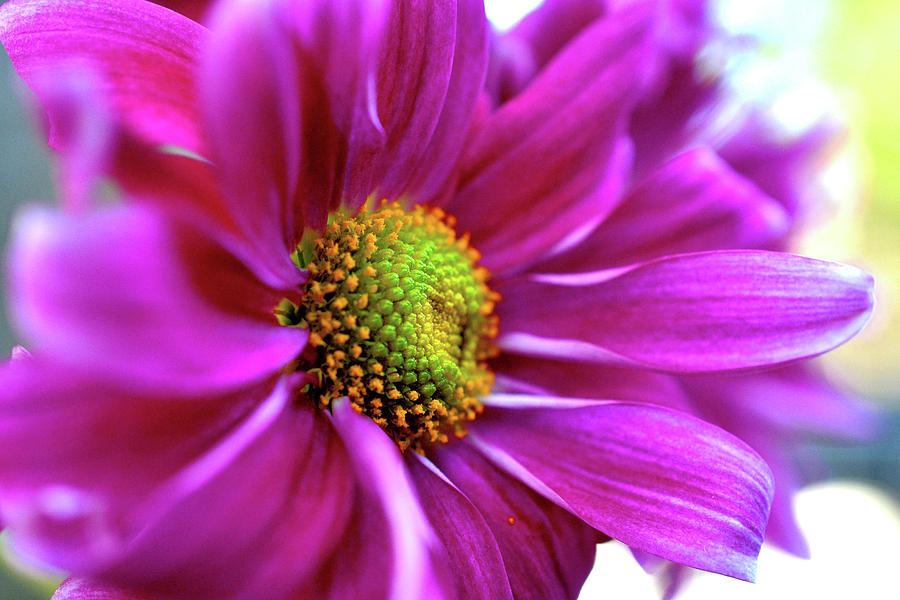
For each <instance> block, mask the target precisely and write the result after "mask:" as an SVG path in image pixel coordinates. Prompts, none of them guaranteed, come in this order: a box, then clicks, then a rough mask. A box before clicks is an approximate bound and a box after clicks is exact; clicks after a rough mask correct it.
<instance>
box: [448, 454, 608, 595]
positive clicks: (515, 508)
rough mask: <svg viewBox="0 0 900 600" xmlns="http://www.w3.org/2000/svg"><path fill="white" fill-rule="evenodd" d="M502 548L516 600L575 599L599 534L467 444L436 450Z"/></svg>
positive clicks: (456, 483)
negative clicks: (482, 516)
mask: <svg viewBox="0 0 900 600" xmlns="http://www.w3.org/2000/svg"><path fill="white" fill-rule="evenodd" d="M435 462H436V464H437V465H438V467H440V469H441V471H443V472H444V473H446V474H447V477H448V478H449V479H450V480H451V481H452V482H453V483H454V484H455V485H456V486H457V487H458V488H459V489H460V490H461V491H462V492H463V493H464V494H465V495H466V497H468V498H469V500H471V502H472V504H474V505H475V506H476V507H477V508H478V510H479V511H481V514H482V515H484V519H485V521H486V522H487V524H488V527H490V528H491V531H492V532H493V534H494V537H495V538H496V540H497V543H498V545H499V546H500V552H501V554H502V555H503V562H504V564H505V565H506V574H507V576H508V577H509V584H510V587H511V588H512V592H513V597H515V598H516V599H517V600H532V599H533V600H572V599H574V598H575V597H576V596H577V595H578V591H579V590H580V589H581V586H582V584H583V583H584V580H585V578H587V575H588V573H589V572H590V570H591V567H592V566H593V564H594V553H595V547H596V544H597V542H598V541H600V540H601V539H602V538H601V537H600V536H598V534H597V532H595V531H594V530H592V529H591V528H590V527H588V526H587V525H585V524H584V523H582V522H581V521H580V520H579V519H577V518H575V517H573V516H572V515H571V514H569V513H568V512H566V511H565V510H563V509H561V508H559V507H558V506H555V505H554V504H553V503H552V502H549V501H548V500H546V499H544V498H542V497H541V496H539V495H537V494H535V493H534V492H532V491H531V490H529V489H528V488H526V487H525V486H523V485H522V484H521V483H519V482H518V481H516V480H515V479H514V478H512V477H510V476H509V475H507V474H505V473H503V472H501V471H499V470H498V469H496V468H495V467H494V466H492V465H491V464H490V463H489V462H488V461H487V460H485V458H484V457H483V456H481V455H480V454H479V453H478V452H476V451H475V450H474V449H472V448H471V447H470V446H469V444H467V443H465V442H463V443H456V444H450V445H446V446H441V447H440V448H438V449H437V450H436V451H435Z"/></svg>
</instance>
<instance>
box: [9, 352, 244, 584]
mask: <svg viewBox="0 0 900 600" xmlns="http://www.w3.org/2000/svg"><path fill="white" fill-rule="evenodd" d="M0 379H2V385H0V498H2V499H0V505H2V512H3V519H4V522H6V523H7V524H9V525H11V526H13V528H14V530H15V535H16V536H17V537H18V538H19V540H20V545H24V546H26V547H30V548H32V549H31V551H30V553H31V554H37V555H39V556H40V557H41V558H42V559H44V560H45V561H46V562H51V563H56V564H65V565H66V566H67V567H69V568H77V567H78V566H80V565H84V564H96V563H97V562H98V561H102V560H104V559H105V558H107V556H106V555H107V553H108V552H109V551H111V550H112V549H114V548H115V547H116V545H117V544H118V543H119V542H121V540H122V538H124V537H125V536H127V535H128V533H129V531H128V530H127V528H128V523H127V521H128V519H127V515H128V514H129V512H130V510H131V509H132V507H133V506H134V505H136V504H138V503H139V501H140V500H142V499H143V498H144V497H145V496H147V495H148V494H149V493H150V492H151V490H152V489H153V488H155V487H156V486H158V485H160V484H161V482H163V481H165V480H166V479H167V478H169V477H171V476H172V475H174V473H175V472H176V471H178V470H179V469H181V468H183V467H184V466H186V465H187V464H189V463H190V462H192V461H193V460H196V459H197V458H198V457H199V456H200V455H201V454H202V453H204V452H207V451H208V450H209V449H210V448H211V447H212V446H214V445H215V444H217V443H218V442H219V440H220V439H221V438H222V437H223V436H224V435H226V434H227V432H228V431H229V430H230V429H231V428H232V427H234V426H235V425H236V424H237V423H238V422H239V421H240V420H241V419H243V418H245V416H246V415H247V414H248V413H249V412H250V411H251V410H252V406H253V403H254V402H257V401H259V400H260V398H259V394H256V393H251V392H241V393H238V394H235V395H233V396H229V397H216V398H214V399H203V400H197V401H185V400H183V399H178V398H164V399H160V398H153V397H148V396H145V395H140V394H135V393H133V392H132V391H130V390H123V389H119V388H115V387H112V386H109V385H104V384H101V383H98V382H94V381H90V380H86V379H85V378H84V377H82V376H79V375H78V374H77V373H73V372H71V371H66V370H64V369H62V368H60V366H59V365H56V364H47V363H46V361H43V360H42V359H41V358H40V357H38V358H32V359H29V360H25V361H18V362H16V363H15V364H14V365H13V366H12V367H11V368H6V369H4V370H2V371H0ZM130 533H134V532H133V531H131V532H130Z"/></svg>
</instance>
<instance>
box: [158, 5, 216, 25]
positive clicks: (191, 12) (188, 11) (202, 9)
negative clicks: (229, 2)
mask: <svg viewBox="0 0 900 600" xmlns="http://www.w3.org/2000/svg"><path fill="white" fill-rule="evenodd" d="M153 1H154V2H155V3H156V4H161V5H163V6H165V7H167V8H170V9H172V10H174V11H177V12H179V13H181V14H183V15H184V16H186V17H188V18H189V19H193V20H194V21H197V22H198V23H202V22H203V17H204V16H205V15H206V14H207V13H208V12H209V8H210V6H211V5H212V4H213V2H214V0H153Z"/></svg>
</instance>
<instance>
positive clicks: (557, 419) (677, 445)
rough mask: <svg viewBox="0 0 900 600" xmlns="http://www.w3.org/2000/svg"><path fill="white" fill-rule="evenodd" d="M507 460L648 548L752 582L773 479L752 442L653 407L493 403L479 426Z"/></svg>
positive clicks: (581, 512) (480, 435)
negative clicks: (546, 406)
mask: <svg viewBox="0 0 900 600" xmlns="http://www.w3.org/2000/svg"><path fill="white" fill-rule="evenodd" d="M471 430H472V435H473V437H474V441H475V442H476V443H478V445H479V447H480V448H481V450H482V451H483V452H486V453H487V455H488V456H489V457H490V458H491V459H492V460H493V461H495V462H496V463H497V464H498V465H500V466H501V467H503V468H504V469H506V470H507V471H509V472H511V473H512V474H514V475H516V476H517V477H519V478H520V479H521V480H523V481H525V482H526V483H528V484H529V485H531V486H532V487H533V488H535V489H536V490H538V491H540V492H541V493H543V494H544V495H546V496H547V497H549V498H551V499H552V500H553V501H554V502H556V503H557V504H559V505H560V506H564V507H566V508H568V509H569V510H571V511H572V512H573V513H575V514H576V515H578V516H580V517H581V518H583V519H584V520H585V521H586V522H587V523H589V524H591V525H592V526H594V527H596V528H597V529H598V530H600V531H602V532H603V533H606V534H608V535H610V536H611V537H613V538H615V539H618V540H620V541H622V542H625V543H626V544H628V545H630V546H633V547H636V548H638V549H640V550H644V551H646V552H650V553H652V554H656V555H658V556H662V557H665V558H668V559H670V560H674V561H677V562H680V563H683V564H687V565H690V566H694V567H697V568H700V569H705V570H709V571H715V572H718V573H722V574H726V575H730V576H732V577H738V578H741V579H748V580H752V579H753V577H754V573H755V568H756V557H757V555H758V553H759V548H760V546H761V545H762V540H763V530H764V528H765V524H766V520H767V519H768V516H769V502H770V500H771V497H772V479H771V473H770V472H769V469H768V467H766V465H765V463H764V462H763V461H762V459H760V457H759V456H758V455H757V454H756V453H754V452H753V451H752V450H751V449H750V448H749V447H747V446H746V445H745V444H744V443H743V442H741V441H740V440H738V439H737V438H735V437H733V436H731V435H730V434H728V433H726V432H725V431H723V430H720V429H718V428H716V427H714V426H711V425H709V424H707V423H705V422H703V421H700V420H699V419H696V418H695V417H691V416H688V415H685V414H682V413H678V412H675V411H671V410H669V409H665V408H661V407H655V406H650V405H637V404H625V403H605V404H603V403H601V404H598V405H595V406H588V407H585V406H581V407H575V408H568V409H567V408H559V407H558V408H553V409H546V408H524V407H523V408H499V407H492V408H491V409H490V410H486V411H485V413H484V415H482V417H481V418H480V419H478V421H476V422H474V423H473V424H472V427H471Z"/></svg>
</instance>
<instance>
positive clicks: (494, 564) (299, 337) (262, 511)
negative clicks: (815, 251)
mask: <svg viewBox="0 0 900 600" xmlns="http://www.w3.org/2000/svg"><path fill="white" fill-rule="evenodd" d="M208 23H209V26H210V28H209V30H207V29H205V28H204V27H202V26H200V25H198V24H197V23H195V22H193V21H190V20H188V19H186V18H184V17H182V16H180V15H178V14H176V13H173V12H170V11H168V10H166V9H164V8H161V7H159V6H157V5H155V4H151V3H147V2H142V1H140V0H117V1H116V2H109V1H101V0H63V1H59V0H56V1H52V2H51V1H49V0H13V2H10V3H8V4H6V5H4V6H3V8H2V10H0V38H2V41H3V44H4V46H5V47H6V49H7V51H8V52H9V54H10V56H11V58H12V60H13V62H14V64H15V66H16V68H17V70H18V72H19V73H20V74H21V75H22V76H23V78H24V79H25V80H26V82H27V83H29V85H30V86H31V87H32V89H33V90H34V91H35V93H36V94H37V96H38V98H39V100H40V102H41V104H42V106H43V107H44V109H45V111H46V112H47V117H48V123H49V128H50V143H51V145H52V146H53V147H55V148H56V149H57V150H58V151H59V153H60V159H61V173H62V183H63V199H64V208H65V210H64V211H62V212H57V211H53V210H49V209H37V208H34V209H30V210H28V211H26V212H25V213H24V214H22V215H20V217H19V218H18V221H17V223H16V226H15V235H14V240H13V242H12V249H11V257H10V279H11V287H12V294H13V298H12V305H13V309H14V317H15V318H16V321H17V322H18V324H19V326H20V328H21V329H22V331H23V333H24V334H25V336H26V338H27V339H28V341H29V349H30V350H31V351H32V353H33V357H31V358H29V359H27V360H24V361H17V362H15V363H13V364H11V365H9V366H7V367H6V368H5V369H4V371H3V373H2V376H3V378H4V381H3V385H2V386H0V389H2V390H3V391H2V393H0V432H2V434H0V444H2V448H0V514H2V520H3V522H4V523H6V524H8V526H9V527H10V529H11V539H12V543H13V545H14V548H15V549H16V550H17V551H18V552H19V553H21V554H22V555H24V556H26V557H28V558H30V559H32V560H34V561H38V562H41V563H46V564H51V565H54V566H56V567H58V568H61V569H65V570H68V571H71V572H72V573H73V578H72V579H70V580H69V581H68V582H67V583H66V584H64V585H63V586H62V587H61V588H60V590H59V591H58V593H57V597H59V598H86V597H91V594H98V595H100V594H105V595H106V596H107V597H110V598H133V597H139V598H158V597H166V598H168V597H172V598H181V597H184V598H198V597H199V598H207V597H214V598H273V599H280V598H296V597H307V596H310V597H324V598H346V597H372V598H382V597H385V598H386V597H391V598H395V597H397V598H401V597H402V598H407V597H408V598H442V597H454V596H456V597H472V598H512V597H516V598H530V597H534V598H571V597H574V596H575V595H577V592H578V590H579V588H580V586H581V584H582V582H583V580H584V578H585V577H586V575H587V573H588V571H589V569H590V567H591V565H592V562H593V555H594V548H595V544H596V542H597V541H599V540H601V539H607V536H609V537H612V538H615V539H618V540H621V541H623V542H625V543H627V544H629V545H631V546H632V547H634V548H636V549H638V550H641V551H644V552H648V553H651V554H654V555H657V556H661V557H663V558H666V559H669V560H673V561H676V562H678V563H682V564H687V565H690V566H694V567H697V568H702V569H707V570H712V571H716V572H720V573H724V574H727V575H731V576H734V577H740V578H744V579H752V577H753V573H754V569H755V560H756V556H757V553H758V551H759V547H760V544H761V543H762V537H763V529H764V527H765V522H766V518H767V515H768V508H769V502H770V500H771V495H772V485H771V473H770V472H769V470H768V468H767V467H766V465H765V464H764V463H763V461H762V460H761V459H760V457H759V456H758V455H757V454H756V453H755V452H753V451H752V450H751V449H750V448H749V447H748V446H747V445H746V444H744V443H743V442H741V441H740V440H738V439H737V438H735V437H734V436H732V435H731V434H728V433H727V432H725V431H723V430H721V429H719V428H717V427H715V426H712V425H709V424H707V423H705V422H704V421H701V420H699V419H697V418H695V417H692V416H690V415H688V414H684V413H680V412H678V411H675V410H672V409H670V408H666V407H659V406H654V405H652V404H641V403H637V402H634V401H619V400H617V399H616V397H615V396H612V397H611V398H606V399H602V400H596V399H591V398H581V399H579V398H566V397H562V396H555V395H548V394H546V393H543V392H541V391H538V390H530V391H522V392H517V393H496V390H495V391H494V392H492V393H483V392H484V387H485V386H487V385H488V384H489V383H490V379H491V375H492V374H494V375H495V376H496V378H497V383H498V386H497V389H502V387H501V386H502V385H503V381H504V378H505V379H509V376H510V374H512V373H515V372H518V371H517V369H518V368H519V367H520V366H521V365H522V364H529V363H530V364H534V363H532V362H531V361H536V360H537V359H540V360H537V362H536V364H537V367H538V368H539V369H543V365H544V364H545V363H544V361H546V364H547V365H548V367H549V366H552V365H554V364H558V363H559V362H560V361H563V364H565V365H566V366H567V367H568V368H567V370H566V371H565V373H564V374H563V377H565V378H566V380H567V381H572V382H577V381H579V380H580V378H581V377H582V375H585V377H586V372H588V371H590V370H593V369H595V368H597V369H600V368H602V367H600V366H598V365H605V364H610V363H611V364H614V365H618V366H622V365H627V366H630V367H633V370H631V371H629V373H630V374H631V375H629V377H632V378H633V380H634V384H635V386H642V383H641V381H643V380H654V379H655V378H657V377H659V376H657V375H656V374H655V373H654V371H672V372H678V373H682V372H704V373H706V372H716V373H717V372H723V371H732V370H740V369H748V368H756V367H765V366H771V365H775V364H781V363H784V362H790V361H794V360H798V359H801V358H805V357H809V356H813V355H817V354H820V353H822V352H824V351H827V350H829V349H831V348H833V347H834V346H836V345H838V344H840V343H842V342H843V341H845V340H846V339H848V338H849V337H850V336H852V335H853V334H854V333H855V332H856V331H857V330H858V329H859V328H860V327H861V326H862V325H863V323H864V322H865V320H866V318H867V317H868V314H869V312H870V310H871V302H872V300H871V291H872V290H871V287H872V282H871V279H870V278H869V277H868V276H867V275H865V274H864V273H861V272H860V271H858V270H856V269H854V268H852V267H847V266H843V265H836V264H833V263H826V262H822V261H816V260H813V259H807V258H802V257H797V256H793V255H790V254H784V253H778V252H770V251H757V250H737V251H732V250H729V251H714V252H700V253H689V254H677V255H668V256H661V257H658V258H653V259H650V260H645V259H643V258H642V259H641V260H639V261H637V262H636V263H635V264H630V265H627V266H621V267H617V268H614V269H607V270H603V271H598V270H593V271H587V270H585V271H571V272H564V273H553V272H550V271H546V270H542V269H541V265H543V264H549V263H548V262H547V261H551V260H559V257H560V256H562V255H563V254H564V253H566V252H575V253H578V252H579V250H578V248H579V245H578V242H581V241H584V235H583V234H584V233H585V232H589V229H587V228H586V226H594V225H597V224H599V223H601V222H604V223H606V221H607V220H608V219H607V218H612V215H613V214H615V213H614V212H613V211H614V209H615V208H616V207H617V206H618V205H619V203H620V201H622V199H623V195H622V190H623V187H624V185H625V181H626V180H627V178H628V174H629V172H630V167H629V161H628V158H629V156H630V147H631V145H630V143H629V141H628V122H629V118H630V117H631V115H632V114H633V112H634V110H635V106H636V102H637V101H638V100H639V99H640V97H641V94H642V93H644V92H645V91H646V90H649V89H651V88H652V87H653V86H654V85H655V82H656V81H657V75H656V73H657V72H658V67H659V64H660V63H659V61H660V59H661V57H663V56H665V53H666V52H668V51H669V48H671V43H670V42H671V40H672V39H674V38H671V37H670V36H668V35H662V34H661V31H663V30H661V29H660V28H659V26H660V24H666V23H668V20H667V19H666V18H665V16H664V15H660V14H659V13H657V11H656V5H655V4H644V3H637V4H635V5H634V6H632V7H630V8H627V9H625V10H622V11H620V12H616V13H615V14H613V15H611V16H610V17H609V18H607V19H603V20H601V21H598V22H596V23H595V24H593V25H591V26H589V27H588V28H586V29H585V31H584V32H583V33H582V34H581V35H579V36H578V37H577V38H576V39H574V40H573V41H572V42H571V43H569V44H568V45H567V46H566V48H565V49H563V50H562V51H561V52H560V53H559V54H558V55H557V56H556V58H554V59H553V60H552V61H551V62H550V63H548V64H547V65H546V66H545V67H544V68H543V69H542V71H541V73H540V74H539V75H538V76H537V77H536V79H535V80H534V82H533V83H532V84H531V85H530V86H529V87H528V89H526V90H524V91H523V92H522V93H520V94H518V95H517V96H516V97H515V98H514V99H512V100H510V101H509V102H507V103H506V104H505V105H504V106H503V107H501V108H499V109H498V110H496V111H488V110H487V107H486V103H485V102H484V101H483V100H482V98H483V96H482V92H483V81H484V75H485V72H486V69H487V60H488V44H487V42H488V37H487V33H488V30H487V25H486V22H485V18H484V11H483V6H482V4H481V3H480V2H472V1H470V0H462V1H459V2H441V3H414V2H390V3H388V2H353V1H349V0H347V1H341V2H333V1H319V2H298V1H293V0H270V1H267V2H245V1H240V0H237V1H226V2H222V3H220V4H218V5H217V6H216V8H215V9H214V11H213V14H212V15H211V17H210V18H209V20H208ZM684 160H685V161H686V164H694V163H696V164H699V165H701V166H703V165H709V164H710V161H712V164H713V165H716V164H717V163H716V162H715V158H714V157H712V156H710V154H709V153H707V152H695V153H693V154H691V155H690V157H689V158H686V159H684ZM709 171H710V172H709V173H707V172H705V171H704V172H703V174H704V176H702V177H700V178H698V179H699V180H692V181H693V184H694V185H697V186H698V187H699V189H700V190H701V191H700V192H698V194H701V195H702V194H704V193H707V191H706V190H707V189H708V188H712V189H715V190H720V189H722V188H723V187H724V188H725V189H726V190H729V193H728V194H725V195H726V197H730V196H731V195H732V194H738V192H741V194H738V198H739V202H744V203H746V204H747V205H748V206H749V207H751V208H748V211H749V214H751V215H756V214H758V212H759V211H760V210H761V211H762V213H763V215H764V216H765V215H768V214H769V212H771V211H770V207H771V203H770V202H769V201H768V199H766V198H765V197H761V195H759V194H755V193H751V192H752V190H750V191H747V190H744V189H743V188H741V186H740V185H738V184H735V183H734V182H733V180H732V179H729V178H728V176H727V175H721V174H720V173H719V172H718V171H716V170H714V169H709ZM100 175H106V176H108V177H110V178H111V179H112V181H113V182H114V183H115V185H116V186H117V187H118V188H119V189H120V190H121V194H122V202H121V203H119V204H113V205H111V206H110V205H103V204H102V203H101V202H99V199H98V196H99V192H98V189H97V185H96V181H97V177H98V176H100ZM720 175H721V176H720ZM666 177H667V178H668V179H667V181H664V182H656V181H655V183H657V187H656V188H654V187H653V186H652V185H651V186H648V187H647V188H646V189H645V191H644V197H643V200H641V199H638V200H635V199H634V198H633V197H629V198H628V199H627V201H628V202H629V203H631V205H632V208H633V209H634V210H636V211H638V212H640V211H641V210H642V209H643V208H645V207H644V206H643V205H642V204H641V202H644V203H646V204H650V205H651V206H658V205H660V204H662V203H663V201H664V200H666V199H667V198H670V197H671V196H669V193H670V192H671V191H672V187H671V186H672V185H676V184H681V183H683V179H684V178H683V177H680V176H679V171H678V170H676V169H674V168H671V167H670V168H669V170H668V171H667V172H666ZM664 184H665V185H664ZM735 188H737V190H738V191H734V190H735ZM382 199H384V200H386V201H387V203H385V204H382V203H380V202H379V201H380V200H382ZM760 206H762V207H763V208H762V209H760V208H759V207H760ZM625 208H626V205H624V204H623V205H622V206H621V208H619V209H618V210H623V209H625ZM447 213H449V215H452V216H448V214H447ZM395 225H396V226H397V227H398V228H395ZM779 225H780V221H779V219H777V218H771V219H763V221H762V223H760V224H759V226H760V227H772V228H777V227H778V226H779ZM637 233H643V231H642V230H638V231H637V232H636V234H635V235H637ZM458 234H462V235H458ZM621 235H622V238H621V240H622V241H623V242H625V243H631V242H632V241H633V240H632V239H630V236H627V235H624V232H621ZM635 239H637V238H635ZM473 248H475V249H477V251H478V252H476V251H475V250H473ZM479 252H480V258H479ZM581 252H582V257H583V258H584V260H585V265H589V264H590V263H589V259H590V258H591V257H590V255H589V254H587V253H586V252H585V251H584V250H581ZM488 275H489V276H488ZM372 286H374V287H372ZM498 291H499V292H500V294H502V300H500V301H499V302H497V295H496V292H498ZM370 302H371V303H372V304H371V306H370V304H369V303H370ZM403 303H406V304H403ZM492 313H493V315H492ZM376 315H377V318H376ZM494 316H498V317H499V330H498V331H495V326H496V322H497V321H496V319H495V318H494ZM410 327H411V328H412V329H411V331H410ZM495 334H496V337H494V336H495ZM401 340H402V342H401ZM357 347H358V348H359V350H358V351H357ZM407 351H409V352H410V353H412V354H411V355H409V356H408V355H407V354H406V352H407ZM494 351H499V353H500V354H499V356H497V357H495V358H493V359H492V361H491V362H490V363H488V358H489V357H490V356H491V354H492V353H493V352H494ZM417 352H418V354H417ZM410 359H415V360H414V361H413V362H412V363H408V362H407V361H408V360H410ZM420 360H424V363H421V362H419V361H420ZM489 366H490V369H489ZM626 383H628V382H626ZM429 384H433V385H431V386H430V387H429ZM642 389H643V388H642ZM426 398H430V399H431V400H428V401H426V400H425V399H426ZM629 400H630V399H629ZM433 402H436V404H434V403H433ZM410 424H413V426H411V425H410ZM432 433H434V435H432ZM403 448H405V450H402V449H403ZM101 597H102V596H101Z"/></svg>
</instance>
